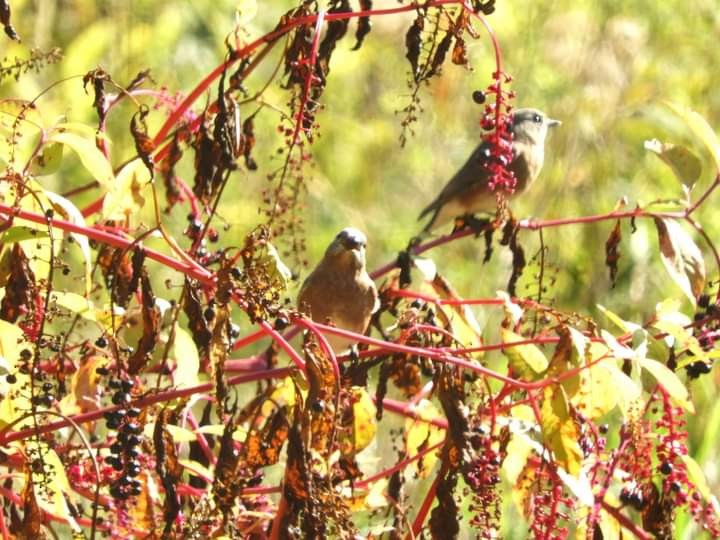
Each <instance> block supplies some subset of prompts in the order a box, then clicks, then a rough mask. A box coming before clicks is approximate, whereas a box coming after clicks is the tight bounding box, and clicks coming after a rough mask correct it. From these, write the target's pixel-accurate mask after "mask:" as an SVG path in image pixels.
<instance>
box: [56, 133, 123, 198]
mask: <svg viewBox="0 0 720 540" xmlns="http://www.w3.org/2000/svg"><path fill="white" fill-rule="evenodd" d="M63 129H64V128H63V127H62V126H58V129H57V130H55V131H53V132H52V133H51V134H50V136H49V137H48V138H47V141H48V142H56V143H60V144H64V145H65V146H67V147H69V148H70V149H71V150H73V151H74V152H75V153H76V154H77V155H78V157H79V158H80V162H81V163H82V164H83V167H85V169H87V171H88V172H89V173H90V176H92V177H93V178H94V179H95V180H97V181H98V182H99V183H100V185H101V186H103V187H108V186H111V185H112V184H113V178H114V175H113V171H112V166H111V165H110V162H109V161H108V159H107V158H106V157H105V155H104V154H103V153H102V152H101V151H100V150H98V148H97V146H96V145H95V136H94V133H93V136H92V137H83V136H81V135H78V134H77V133H72V132H70V131H62V130H63Z"/></svg>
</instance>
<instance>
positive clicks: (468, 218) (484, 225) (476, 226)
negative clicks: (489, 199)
mask: <svg viewBox="0 0 720 540" xmlns="http://www.w3.org/2000/svg"><path fill="white" fill-rule="evenodd" d="M491 227H492V221H491V220H490V219H488V218H478V217H475V216H474V215H473V214H465V215H464V216H462V217H460V218H458V219H457V220H455V228H454V229H453V232H457V231H461V230H463V229H466V228H467V229H470V230H471V231H473V232H474V233H475V236H476V237H478V236H480V235H481V234H483V233H484V232H486V231H487V230H488V229H489V228H491Z"/></svg>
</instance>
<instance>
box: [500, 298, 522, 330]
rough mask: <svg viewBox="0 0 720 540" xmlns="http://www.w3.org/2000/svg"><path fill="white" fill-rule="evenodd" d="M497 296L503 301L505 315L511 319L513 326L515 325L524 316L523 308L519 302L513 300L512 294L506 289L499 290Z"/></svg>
mask: <svg viewBox="0 0 720 540" xmlns="http://www.w3.org/2000/svg"><path fill="white" fill-rule="evenodd" d="M496 294H497V296H498V298H500V300H502V301H503V310H504V311H505V317H506V318H507V319H508V320H509V322H510V324H511V325H512V326H515V325H516V324H517V323H518V322H520V319H521V318H522V316H523V309H522V307H520V306H519V305H518V304H516V303H515V302H513V300H512V298H510V295H509V294H508V293H506V292H505V291H497V293H496Z"/></svg>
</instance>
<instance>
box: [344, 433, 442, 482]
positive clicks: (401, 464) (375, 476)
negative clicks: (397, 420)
mask: <svg viewBox="0 0 720 540" xmlns="http://www.w3.org/2000/svg"><path fill="white" fill-rule="evenodd" d="M444 444H445V441H440V442H439V443H436V444H434V445H432V446H428V447H427V448H424V449H422V450H420V451H419V452H418V453H417V454H414V455H412V456H410V457H406V458H405V459H403V460H401V461H399V462H397V463H396V464H395V465H393V466H392V467H389V468H387V469H384V470H382V471H380V472H377V473H375V474H373V475H371V476H368V477H367V478H365V479H363V480H360V481H359V482H356V483H355V486H356V487H358V488H360V489H364V488H366V487H368V486H369V485H370V484H372V483H373V482H377V481H378V480H380V479H382V478H387V477H388V476H392V475H393V474H395V473H396V472H397V471H400V470H402V469H404V468H405V467H407V466H408V465H410V464H411V463H412V462H413V461H418V460H419V459H421V458H423V457H425V456H426V455H427V454H430V453H432V452H435V451H436V450H439V449H440V448H442V446H443V445H444Z"/></svg>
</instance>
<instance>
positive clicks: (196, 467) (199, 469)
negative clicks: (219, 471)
mask: <svg viewBox="0 0 720 540" xmlns="http://www.w3.org/2000/svg"><path fill="white" fill-rule="evenodd" d="M178 463H179V464H180V465H181V466H182V467H184V468H185V469H188V470H189V471H190V472H192V473H193V474H195V475H197V476H200V477H202V478H205V479H207V480H209V481H212V479H213V473H212V471H211V470H210V469H208V468H207V467H205V465H203V464H201V463H198V462H197V461H195V460H192V459H178Z"/></svg>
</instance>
